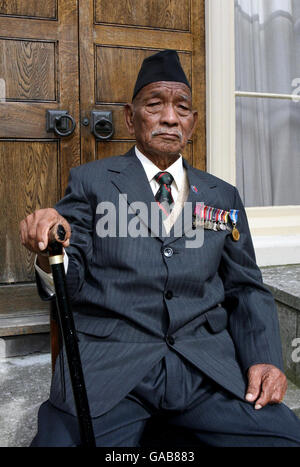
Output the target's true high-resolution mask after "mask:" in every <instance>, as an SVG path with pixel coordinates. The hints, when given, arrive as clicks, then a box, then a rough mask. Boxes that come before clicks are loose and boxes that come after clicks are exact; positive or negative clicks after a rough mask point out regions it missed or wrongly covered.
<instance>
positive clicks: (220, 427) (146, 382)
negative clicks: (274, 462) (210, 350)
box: [31, 349, 300, 447]
mask: <svg viewBox="0 0 300 467" xmlns="http://www.w3.org/2000/svg"><path fill="white" fill-rule="evenodd" d="M150 420H152V422H151V423H153V420H158V421H159V423H158V425H157V426H159V427H162V426H164V425H162V424H161V422H163V423H167V426H168V427H176V429H179V430H183V431H184V432H185V434H186V436H185V438H184V439H185V440H187V441H186V443H187V444H188V445H189V446H194V447H197V446H208V447H209V446H210V447H263V446H264V447H275V446H276V447H292V446H298V447H300V420H299V418H298V417H297V416H296V415H295V414H294V413H293V412H292V411H291V410H290V409H289V408H288V407H287V406H286V405H285V404H274V405H267V406H266V407H264V408H263V409H261V410H255V409H254V406H253V404H252V403H249V402H247V401H243V400H241V399H238V398H237V397H236V396H234V395H233V394H231V393H229V392H228V391H227V390H225V389H223V388H222V387H221V386H219V385H217V384H216V383H215V382H214V381H212V380H211V379H209V378H208V377H207V376H206V375H204V374H203V373H202V372H201V371H200V370H198V369H197V368H196V367H194V366H193V365H191V364H190V363H189V362H187V361H186V360H185V359H184V358H182V357H181V356H180V355H178V354H176V352H174V351H173V350H171V349H170V350H169V353H168V354H167V355H166V356H165V357H164V358H163V359H162V360H161V361H160V362H159V363H158V364H156V365H155V366H154V367H153V368H152V370H151V371H150V372H149V373H148V374H147V376H146V377H145V378H144V379H143V380H142V381H141V382H140V383H139V384H138V385H137V386H136V387H135V388H134V389H133V390H132V391H131V392H130V393H129V394H128V395H127V396H126V397H125V398H124V399H123V400H121V401H120V402H119V403H118V404H117V405H116V406H115V407H114V408H113V409H111V410H109V411H108V412H107V413H105V414H104V415H101V416H100V417H98V418H93V427H94V432H95V437H96V444H97V446H98V447H142V446H143V445H145V446H151V434H150V438H149V436H148V439H147V440H146V439H145V433H147V429H148V426H149V422H150ZM171 432H172V431H171ZM163 436H164V434H163V432H161V433H158V432H157V430H156V431H155V437H154V438H153V441H152V442H153V443H157V438H161V441H163ZM181 439H182V438H181ZM170 442H172V440H170V439H168V443H170ZM143 443H144V444H143ZM79 444H80V438H79V430H78V425H77V420H76V417H73V416H71V415H69V414H67V413H64V412H62V411H60V410H58V409H57V408H55V407H54V406H53V405H52V404H51V403H50V402H49V401H46V402H44V403H43V404H42V405H41V407H40V409H39V413H38V431H37V434H36V436H35V437H34V439H33V441H32V443H31V447H41V446H44V447H59V446H65V447H69V446H74V447H75V446H78V445H79ZM173 444H174V440H173ZM153 445H154V444H153ZM156 445H157V444H156ZM182 447H183V446H182Z"/></svg>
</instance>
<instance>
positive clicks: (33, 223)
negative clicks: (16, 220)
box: [20, 208, 71, 272]
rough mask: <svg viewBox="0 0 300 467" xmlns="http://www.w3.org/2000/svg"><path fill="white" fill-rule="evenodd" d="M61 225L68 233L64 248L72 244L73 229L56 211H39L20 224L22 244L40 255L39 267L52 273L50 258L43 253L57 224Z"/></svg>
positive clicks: (48, 209)
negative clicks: (51, 230)
mask: <svg viewBox="0 0 300 467" xmlns="http://www.w3.org/2000/svg"><path fill="white" fill-rule="evenodd" d="M57 223H59V224H61V225H62V226H63V227H64V229H65V231H66V240H65V241H64V242H63V243H62V245H63V247H64V248H67V247H68V246H69V244H70V237H71V227H70V224H69V223H68V221H67V220H66V219H65V218H64V217H62V216H61V215H60V214H59V213H58V212H57V211H56V210H55V209H53V208H47V209H39V210H37V211H35V212H34V213H32V214H30V215H29V216H27V217H26V218H25V219H23V220H22V221H21V222H20V237H21V242H22V244H23V245H24V246H25V247H26V248H27V249H28V250H30V251H32V252H34V253H36V254H37V255H38V263H39V266H40V267H41V268H42V269H44V270H45V271H46V272H50V268H49V265H48V258H46V257H45V256H44V254H43V251H44V250H45V249H46V248H47V246H48V233H49V230H50V229H51V228H52V227H53V226H54V225H55V224H57Z"/></svg>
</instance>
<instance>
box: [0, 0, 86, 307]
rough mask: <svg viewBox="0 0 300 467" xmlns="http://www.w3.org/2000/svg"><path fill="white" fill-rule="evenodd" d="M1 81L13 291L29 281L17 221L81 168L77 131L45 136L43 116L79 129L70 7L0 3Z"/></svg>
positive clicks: (2, 266)
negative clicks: (55, 115)
mask: <svg viewBox="0 0 300 467" xmlns="http://www.w3.org/2000/svg"><path fill="white" fill-rule="evenodd" d="M41 18H43V19H41ZM0 79H1V83H2V87H1V89H2V94H4V93H5V94H4V95H1V101H0V112H1V116H0V196H1V208H2V209H1V211H0V258H1V262H0V283H2V284H11V283H15V284H17V283H20V282H22V283H24V282H28V281H32V280H34V268H33V259H34V255H33V254H31V253H29V252H28V251H26V250H25V248H24V247H23V246H22V245H21V244H20V239H19V222H20V220H21V219H23V218H24V217H25V216H26V215H28V214H30V213H31V212H33V211H34V210H35V209H38V208H43V207H49V206H52V205H53V204H54V203H55V202H56V201H57V200H58V199H59V198H60V197H61V196H62V194H63V192H64V189H65V186H66V182H67V177H68V173H69V170H70V168H71V167H72V166H75V165H78V164H79V163H80V144H79V136H80V131H79V128H78V125H77V128H76V130H75V132H74V133H73V135H72V136H71V137H67V138H65V139H63V138H59V137H58V136H57V135H55V134H54V133H48V132H47V131H46V110H47V109H57V110H59V109H61V110H67V111H68V112H69V113H70V114H71V115H72V116H73V117H74V118H75V120H76V121H77V123H78V116H79V84H78V83H79V77H78V10H77V1H76V0H64V1H59V2H58V3H57V2H56V0H51V1H47V2H41V1H39V0H13V1H0ZM3 89H4V90H5V91H3ZM2 305H3V304H2V303H1V301H0V313H5V312H6V309H5V307H4V306H2ZM24 306H25V304H24ZM28 308H29V307H28Z"/></svg>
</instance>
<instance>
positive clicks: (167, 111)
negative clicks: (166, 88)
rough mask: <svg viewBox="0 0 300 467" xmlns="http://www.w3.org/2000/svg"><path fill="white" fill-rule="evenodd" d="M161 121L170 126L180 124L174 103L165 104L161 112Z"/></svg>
mask: <svg viewBox="0 0 300 467" xmlns="http://www.w3.org/2000/svg"><path fill="white" fill-rule="evenodd" d="M161 123H164V124H167V125H170V126H175V125H178V115H177V113H176V111H175V108H174V106H173V105H172V104H167V105H164V106H163V109H162V112H161Z"/></svg>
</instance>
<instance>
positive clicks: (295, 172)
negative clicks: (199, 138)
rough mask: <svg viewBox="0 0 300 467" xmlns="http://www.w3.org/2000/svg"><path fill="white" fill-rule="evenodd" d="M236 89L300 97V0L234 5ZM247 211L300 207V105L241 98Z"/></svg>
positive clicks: (240, 169) (240, 150)
mask: <svg viewBox="0 0 300 467" xmlns="http://www.w3.org/2000/svg"><path fill="white" fill-rule="evenodd" d="M235 24H236V89H237V90H240V91H254V92H268V93H276V94H293V92H294V93H297V94H298V95H299V94H300V1H299V0H236V1H235ZM236 110H237V148H236V149H237V180H236V182H237V187H238V189H239V191H240V194H241V196H242V199H243V200H244V203H245V205H246V206H283V205H300V102H297V103H296V102H293V101H285V100H277V99H266V98H264V99H263V98H247V97H238V98H237V101H236Z"/></svg>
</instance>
